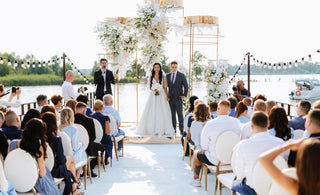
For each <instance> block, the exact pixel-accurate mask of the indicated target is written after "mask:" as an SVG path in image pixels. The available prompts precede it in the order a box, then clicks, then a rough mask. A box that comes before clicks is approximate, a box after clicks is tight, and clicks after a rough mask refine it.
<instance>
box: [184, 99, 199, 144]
mask: <svg viewBox="0 0 320 195" xmlns="http://www.w3.org/2000/svg"><path fill="white" fill-rule="evenodd" d="M193 104H194V107H196V106H197V105H198V104H203V101H202V100H200V99H196V100H195V101H194V102H193ZM193 112H194V110H193ZM193 112H192V113H191V115H190V116H189V118H188V123H187V127H188V134H187V136H188V138H190V127H191V124H192V122H193V121H194V118H193V115H194V113H193Z"/></svg>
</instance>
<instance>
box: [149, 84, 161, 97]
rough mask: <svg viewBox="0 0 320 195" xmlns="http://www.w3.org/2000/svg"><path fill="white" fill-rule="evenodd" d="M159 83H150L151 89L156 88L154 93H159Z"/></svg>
mask: <svg viewBox="0 0 320 195" xmlns="http://www.w3.org/2000/svg"><path fill="white" fill-rule="evenodd" d="M161 87H162V86H161V85H160V84H159V83H155V84H152V88H151V89H152V90H157V92H156V93H155V94H154V95H160V93H159V91H160V89H161Z"/></svg>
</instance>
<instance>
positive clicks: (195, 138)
mask: <svg viewBox="0 0 320 195" xmlns="http://www.w3.org/2000/svg"><path fill="white" fill-rule="evenodd" d="M193 117H194V121H193V122H192V124H191V127H190V133H191V141H192V142H193V144H194V145H195V146H196V147H197V149H198V150H199V149H201V145H200V137H201V132H202V129H203V127H204V125H205V124H206V123H207V121H208V120H210V113H209V109H208V107H207V106H206V105H205V104H203V103H200V104H197V105H196V107H195V109H194V113H193Z"/></svg>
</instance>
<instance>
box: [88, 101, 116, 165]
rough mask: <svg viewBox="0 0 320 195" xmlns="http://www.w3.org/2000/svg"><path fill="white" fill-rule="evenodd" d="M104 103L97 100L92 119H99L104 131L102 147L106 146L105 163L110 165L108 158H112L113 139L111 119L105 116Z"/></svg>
mask: <svg viewBox="0 0 320 195" xmlns="http://www.w3.org/2000/svg"><path fill="white" fill-rule="evenodd" d="M103 107H104V106H103V102H102V101H101V100H97V101H95V102H94V106H93V110H94V113H93V114H91V115H90V116H91V117H92V118H95V119H97V120H98V121H99V122H100V124H101V126H102V129H103V137H102V140H101V143H102V145H103V146H104V148H105V150H106V158H105V163H106V164H108V157H110V158H112V148H113V144H112V139H111V135H110V127H109V125H110V118H109V117H108V116H106V115H104V114H103Z"/></svg>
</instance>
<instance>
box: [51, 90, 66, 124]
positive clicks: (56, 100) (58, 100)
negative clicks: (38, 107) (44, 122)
mask: <svg viewBox="0 0 320 195" xmlns="http://www.w3.org/2000/svg"><path fill="white" fill-rule="evenodd" d="M62 99H63V97H62V96H61V95H59V94H55V95H53V96H51V102H52V103H53V105H54V109H55V110H56V115H57V119H58V121H59V120H60V111H61V108H62V105H63V102H62Z"/></svg>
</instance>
